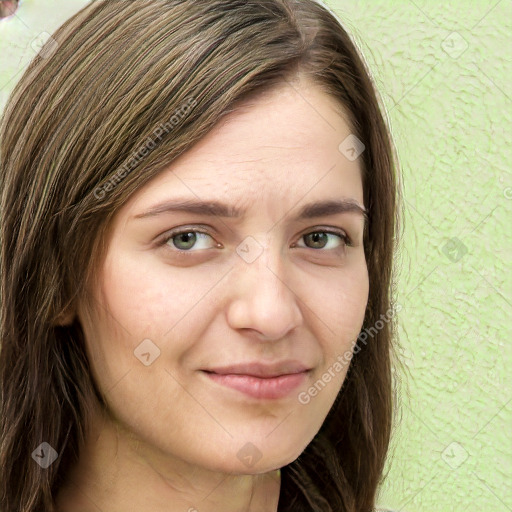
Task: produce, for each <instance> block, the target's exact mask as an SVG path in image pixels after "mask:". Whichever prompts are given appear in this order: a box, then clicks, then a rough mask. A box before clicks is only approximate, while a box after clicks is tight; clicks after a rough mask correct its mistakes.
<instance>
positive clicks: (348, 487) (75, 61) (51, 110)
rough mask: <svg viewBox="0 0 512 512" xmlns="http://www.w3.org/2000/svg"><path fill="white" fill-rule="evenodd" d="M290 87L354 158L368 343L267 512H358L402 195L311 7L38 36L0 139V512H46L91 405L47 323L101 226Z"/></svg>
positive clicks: (100, 8) (199, 14)
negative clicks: (335, 109) (300, 87)
mask: <svg viewBox="0 0 512 512" xmlns="http://www.w3.org/2000/svg"><path fill="white" fill-rule="evenodd" d="M297 73H300V74H304V75H307V76H308V77H310V78H311V79H312V80H313V81H314V82H315V83H316V84H318V85H319V86H321V87H322V88H323V90H324V91H325V92H326V93H328V94H330V95H332V96H333V97H334V98H336V99H337V100H338V102H339V103H338V104H339V105H340V106H342V107H343V108H344V109H345V110H346V111H347V112H348V113H349V117H350V122H351V125H352V126H351V127H352V131H353V133H354V134H355V135H356V136H357V137H358V138H359V139H360V140H361V141H362V142H363V143H364V145H365V151H364V152H363V153H362V155H361V159H362V162H361V163H362V167H363V190H364V204H365V206H366V207H367V209H368V229H367V230H366V231H365V236H364V250H365V255H366V261H367V265H368V272H369V282H370V291H369V300H368V305H367V309H366V314H365V319H364V324H363V330H365V329H367V328H373V329H374V331H375V333H373V334H372V339H371V340H370V341H368V342H366V341H365V343H362V344H360V345H359V350H358V351H355V354H354V357H353V358H352V360H351V364H350V368H349V372H348V374H347V376H346V378H345V381H344V383H343V387H342V389H341V391H340V393H339V395H338V397H337V399H336V401H335V403H334V405H333V407H332V409H331V411H330V412H329V415H328V417H327V418H326V420H325V422H324V424H323V426H322V428H321V429H320V431H319V432H318V434H317V435H316V437H315V438H314V439H313V441H312V442H311V443H310V444H309V445H308V446H307V448H306V449H305V450H304V452H303V453H302V454H301V455H300V456H299V458H298V459H297V460H295V461H294V462H292V463H290V464H289V465H287V466H285V467H284V468H282V471H281V494H280V499H279V511H280V512H284V511H290V512H291V511H293V512H300V511H317V512H320V511H322V512H329V511H330V512H334V511H336V512H367V511H370V510H372V509H373V508H374V506H375V497H376V492H377V488H378V485H379V483H380V482H381V480H382V474H383V469H384V464H385V459H386V454H387V451H388V445H389V441H390V435H391V429H392V424H393V422H392V419H393V411H394V400H393V396H394V384H393V383H394V380H393V376H392V367H393V364H392V363H393V343H392V341H393V340H394V339H395V334H396V328H395V321H394V319H393V318H390V319H388V321H386V322H382V314H383V313H386V312H388V311H390V310H391V309H392V308H393V306H394V304H393V294H394V288H395V286H394V280H393V275H394V273H393V268H394V267H393V259H394V258H393V254H394V248H395V245H396V243H397V240H398V237H397V227H398V225H399V221H400V217H399V215H398V211H399V209H398V208H397V205H398V199H399V198H400V194H399V193H398V191H399V188H398V186H397V174H396V165H395V163H394V161H395V158H394V157H393V154H394V152H393V146H392V143H391V140H390V136H389V132H388V129H387V127H386V123H385V121H384V119H383V115H382V112H381V107H380V106H379V101H378V99H377V96H376V92H375V89H374V87H373V85H372V81H371V78H370V76H369V73H368V71H367V70H366V68H365V65H364V64H363V61H362V59H361V57H360V56H359V54H358V51H357V49H356V47H355V45H354V43H353V42H352V41H351V39H350V37H349V36H348V34H347V33H346V31H345V30H344V29H343V28H342V26H341V24H340V22H339V20H338V19H337V18H336V17H335V16H334V15H333V13H332V12H330V10H329V9H327V8H326V7H325V6H323V5H322V4H320V3H318V2H316V1H314V0H208V1H205V2H199V1H193V0H134V1H130V2H128V1H121V0H98V1H95V2H91V3H90V4H89V5H87V6H86V7H85V8H83V9H82V10H81V11H79V12H78V13H77V14H75V15H74V16H73V17H72V18H70V19H69V20H68V21H66V22H65V23H64V24H63V25H62V26H61V27H60V28H59V29H58V30H57V31H56V32H55V33H54V34H53V35H52V38H51V39H50V40H49V41H48V42H47V43H46V45H45V46H44V47H43V48H42V50H41V52H40V53H39V55H38V56H36V58H35V59H34V60H33V62H32V63H31V64H30V66H29V67H28V69H27V70H26V71H25V73H24V74H23V76H22V78H21V80H20V81H19V82H18V83H17V85H16V87H15V89H14V92H13V94H12V95H11V97H10V99H9V102H8V104H7V106H6V109H5V112H4V115H3V116H2V119H1V124H0V170H1V172H0V176H1V187H2V189H1V204H0V206H1V210H0V214H1V231H0V236H1V240H0V242H1V288H0V291H1V310H0V311H1V346H0V379H1V385H0V386H1V388H0V389H1V396H0V399H1V408H0V510H1V511H2V512H14V511H16V512H36V511H37V512H41V511H48V512H52V511H54V510H55V504H54V499H55V496H56V493H57V491H58V489H59V487H60V486H61V485H62V482H63V480H64V476H65V474H66V472H67V471H69V469H70V468H71V467H72V466H73V465H74V464H75V463H77V460H78V456H79V453H80V449H81V447H82V446H83V443H84V439H85V436H86V433H87V428H88V425H89V418H90V412H91V411H92V409H93V406H92V404H93V403H94V400H97V399H98V398H99V394H98V391H97V389H96V388H95V383H94V382H93V380H92V377H91V372H90V366H89V362H88V360H87V357H86V352H85V348H84V335H83V331H82V328H81V326H80V323H79V322H78V320H76V319H75V320H74V321H73V322H72V323H71V324H70V325H57V324H58V322H57V321H58V319H59V318H62V316H63V315H65V314H67V312H69V311H73V308H74V305H75V304H76V301H77V300H78V299H79V298H80V297H83V296H84V295H85V290H86V289H87V284H88V283H89V282H90V279H94V276H95V275H96V270H97V269H98V268H100V267H99V265H100V264H101V262H102V259H103V257H104V254H105V248H106V243H107V241H108V234H109V226H110V225H111V223H110V220H111V219H112V217H113V216H114V214H115V213H116V211H117V210H118V209H119V208H120V206H122V205H123V204H124V203H125V202H126V201H127V200H128V198H129V197H130V196H131V195H132V194H133V193H134V192H135V191H137V190H138V189H140V188H141V187H142V186H144V184H145V183H147V182H148V181H149V180H150V179H151V178H153V177H154V176H155V175H156V174H158V173H159V172H160V171H161V170H162V169H163V168H165V167H168V166H169V165H170V164H171V162H172V161H173V160H174V159H176V158H177V157H178V156H179V155H180V154H181V153H183V152H184V151H186V150H187V149H189V148H191V147H192V146H193V145H194V144H195V143H196V142H197V141H199V140H200V139H201V138H202V137H203V136H204V135H205V134H207V133H208V132H209V131H210V130H211V129H212V128H213V127H214V126H215V125H216V123H218V122H219V120H220V119H221V118H222V117H223V116H225V115H227V114H229V113H230V112H232V111H234V110H235V108H236V107H237V106H238V105H240V104H241V103H243V102H244V101H246V100H248V99H249V98H254V97H255V96H256V95H258V94H261V93H262V92H265V91H267V90H269V89H271V88H272V87H273V86H275V85H278V84H281V83H282V82H283V81H289V80H290V79H293V78H294V77H295V76H297ZM150 140H151V143H152V144H150V143H149V141H150ZM340 142H341V141H340ZM148 148H149V149H148ZM143 150H144V151H143ZM379 320H380V322H381V324H383V325H382V327H381V328H379V329H375V328H374V326H375V325H376V323H377V322H379ZM42 442H47V443H48V444H49V445H50V446H52V447H54V448H55V449H56V450H57V451H58V458H57V460H56V461H55V462H54V463H53V464H51V465H50V466H49V467H48V468H46V469H43V468H42V467H40V465H38V464H35V463H34V460H32V458H33V457H32V454H33V451H34V450H35V449H36V448H37V447H38V446H39V445H40V444H41V443H42Z"/></svg>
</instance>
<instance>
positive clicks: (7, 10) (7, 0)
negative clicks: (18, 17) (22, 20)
mask: <svg viewBox="0 0 512 512" xmlns="http://www.w3.org/2000/svg"><path fill="white" fill-rule="evenodd" d="M17 8H18V1H17V0H0V18H7V17H8V16H12V15H13V14H14V13H15V12H16V9H17Z"/></svg>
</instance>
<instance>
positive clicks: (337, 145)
mask: <svg viewBox="0 0 512 512" xmlns="http://www.w3.org/2000/svg"><path fill="white" fill-rule="evenodd" d="M52 38H53V40H55V41H56V42H57V44H58V47H57V48H56V50H54V51H52V53H51V56H48V55H47V54H46V55H41V56H40V57H37V58H36V59H35V60H34V62H32V63H31V65H30V66H29V68H28V69H27V71H26V72H25V74H24V76H23V77H22V79H21V80H20V82H19V83H18V85H17V87H16V89H15V91H14V94H13V95H12V97H11V98H10V101H9V103H8V105H7V107H6V110H5V114H4V117H3V118H2V122H1V125H0V140H1V147H0V151H1V176H2V200H1V215H2V228H1V240H2V259H1V265H2V268H1V271H2V281H1V286H2V288H1V289H2V295H3V296H2V302H1V304H2V306H1V307H2V325H1V335H2V339H1V341H2V345H1V352H0V373H1V389H2V394H1V397H2V403H1V411H0V418H1V419H0V421H1V430H0V435H1V437H0V441H1V465H0V467H1V468H2V469H1V477H0V489H1V492H0V510H2V511H11V510H12V511H14V510H16V511H24V512H32V511H38V512H40V511H43V510H44V511H52V512H55V511H58V512H70V511H74V512H82V511H89V510H104V511H107V510H108V511H112V512H113V511H120V510H122V511H130V510H137V511H140V512H143V511H151V512H160V511H163V510H166V511H173V512H174V511H182V510H183V511H186V510H189V511H193V510H197V511H200V512H211V511H217V510H222V511H227V512H231V511H235V510H236V511H240V510H244V511H252V512H254V511H258V512H266V511H276V510H278V511H280V512H281V511H294V512H297V511H322V512H324V511H325V512H327V511H352V512H356V511H357V512H362V511H369V510H373V509H374V507H375V496H376V491H377V488H378V484H379V483H380V481H381V477H382V472H383V467H384V463H385V458H386V453H387V449H388V443H389V440H390V434H391V428H392V416H393V414H392V413H393V407H394V406H393V380H392V365H391V359H392V350H393V346H392V339H393V333H394V328H393V326H394V321H393V317H394V313H395V308H394V306H393V301H392V291H393V286H392V268H393V266H392V262H393V249H394V243H395V240H396V228H397V225H398V215H397V211H398V210H397V206H396V204H397V198H398V194H397V186H396V177H395V170H394V165H393V157H392V154H393V153H392V149H391V143H390V139H389V135H388V131H387V129H386V125H385V122H384V120H383V116H382V114H381V112H380V110H379V105H378V101H377V99H376V95H375V91H374V88H373V86H372V83H371V80H370V78H369V76H368V73H367V71H366V70H365V67H364V65H363V63H362V60H361V58H360V57H359V55H358V53H357V51H356V49H355V47H354V44H353V43H352V42H351V40H350V38H349V37H348V35H347V33H346V32H345V31H344V29H343V28H342V27H341V26H340V23H339V21H338V20H337V19H336V18H335V17H334V16H333V14H332V13H331V12H329V10H327V9H326V8H325V7H323V6H322V5H321V4H320V3H317V2H315V1H312V0H300V1H297V0H267V1H260V0H258V1H252V0H249V1H246V0H244V1H241V0H211V1H209V2H195V1H192V0H183V1H163V0H136V1H133V2H125V1H114V0H100V1H96V2H91V4H90V5H88V6H86V7H85V8H84V9H82V10H81V11H80V12H79V13H77V14H76V15H75V16H73V17H72V18H71V19H70V20H68V21H67V22H66V23H65V24H64V25H63V26H62V27H61V28H60V29H58V30H57V32H56V33H55V34H54V35H53V36H52ZM53 44H54V43H53Z"/></svg>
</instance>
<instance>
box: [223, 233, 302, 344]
mask: <svg viewBox="0 0 512 512" xmlns="http://www.w3.org/2000/svg"><path fill="white" fill-rule="evenodd" d="M271 240H272V236H271V235H270V234H269V233H266V234H263V235H261V236H258V237H257V239H256V236H254V237H253V236H250V237H247V238H246V239H244V240H243V241H242V243H241V244H240V245H239V246H238V247H237V254H238V257H237V258H236V263H235V267H236V268H235V274H236V281H237V284H236V286H235V288H234V297H233V301H232V303H231V307H230V320H231V322H232V326H233V327H234V328H247V329H253V330H255V331H258V332H259V333H260V337H262V338H265V339H267V340H277V339H280V338H282V337H284V336H286V334H287V332H288V331H290V330H292V329H294V328H295V327H297V326H298V325H299V324H300V323H301V321H302V313H301V311H300V308H299V304H298V299H297V297H296V295H295V293H294V292H293V289H292V287H291V283H289V282H287V279H289V272H287V266H286V261H284V260H283V258H282V251H281V249H280V246H279V244H277V243H272V242H271Z"/></svg>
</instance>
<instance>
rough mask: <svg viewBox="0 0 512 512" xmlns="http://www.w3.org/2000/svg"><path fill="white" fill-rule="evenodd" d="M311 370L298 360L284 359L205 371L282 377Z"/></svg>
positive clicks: (219, 373)
mask: <svg viewBox="0 0 512 512" xmlns="http://www.w3.org/2000/svg"><path fill="white" fill-rule="evenodd" d="M308 370H310V368H309V367H308V366H306V365H304V364H301V363H299V362H296V361H283V362H280V363H274V364H271V365H266V364H263V363H259V362H254V363H244V364H237V365H230V366H223V367H220V368H212V369H205V370H203V371H206V372H209V373H216V374H217V375H248V376H251V377H259V378H260V379H264V378H272V377H280V376H281V375H290V374H294V373H302V372H305V371H308Z"/></svg>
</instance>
